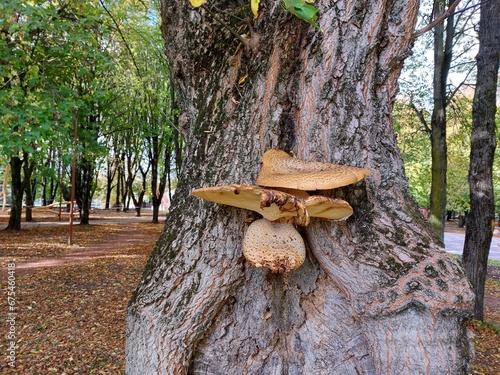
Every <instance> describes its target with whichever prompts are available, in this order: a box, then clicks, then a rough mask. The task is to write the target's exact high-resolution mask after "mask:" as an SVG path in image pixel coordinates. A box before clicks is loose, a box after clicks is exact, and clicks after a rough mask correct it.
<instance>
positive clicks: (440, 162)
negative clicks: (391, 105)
mask: <svg viewBox="0 0 500 375" xmlns="http://www.w3.org/2000/svg"><path fill="white" fill-rule="evenodd" d="M446 3H447V2H446V1H445V0H435V1H434V16H435V17H437V16H439V15H441V14H442V13H443V12H444V10H445V9H446V5H447V4H446ZM453 36H454V17H453V15H451V16H450V17H448V19H447V20H446V27H445V21H443V22H442V23H440V24H439V25H437V26H436V27H435V28H434V77H433V91H434V96H433V104H434V107H433V111H432V117H431V159H432V177H431V194H430V211H429V221H430V222H431V224H432V226H433V228H434V230H435V231H436V233H438V235H439V236H440V238H441V240H443V239H444V224H445V220H446V183H447V181H446V173H447V171H448V151H447V143H446V123H447V121H446V107H447V100H448V96H447V92H446V84H447V82H448V73H449V70H450V66H451V60H452V50H453Z"/></svg>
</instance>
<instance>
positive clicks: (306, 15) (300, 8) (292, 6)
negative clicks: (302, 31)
mask: <svg viewBox="0 0 500 375" xmlns="http://www.w3.org/2000/svg"><path fill="white" fill-rule="evenodd" d="M283 2H284V7H285V9H286V10H287V11H288V12H290V13H292V14H293V15H295V16H296V17H298V18H300V19H301V20H304V21H306V22H307V23H309V24H310V25H313V26H314V27H315V28H316V29H318V30H321V29H320V27H319V25H318V24H317V23H316V22H315V21H316V20H317V19H318V16H317V13H318V12H319V9H318V8H315V7H314V6H312V5H310V4H307V3H312V1H311V0H283ZM306 2H307V3H306Z"/></svg>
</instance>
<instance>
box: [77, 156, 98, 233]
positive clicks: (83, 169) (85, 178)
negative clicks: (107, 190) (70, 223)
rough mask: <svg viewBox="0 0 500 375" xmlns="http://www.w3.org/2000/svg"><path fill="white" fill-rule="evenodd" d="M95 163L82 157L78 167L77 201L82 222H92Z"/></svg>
mask: <svg viewBox="0 0 500 375" xmlns="http://www.w3.org/2000/svg"><path fill="white" fill-rule="evenodd" d="M93 169H94V168H93V165H92V162H91V161H90V160H88V159H87V158H86V157H82V158H81V160H80V162H79V163H78V168H77V202H78V208H79V209H80V224H82V225H87V224H90V205H91V201H92V183H93Z"/></svg>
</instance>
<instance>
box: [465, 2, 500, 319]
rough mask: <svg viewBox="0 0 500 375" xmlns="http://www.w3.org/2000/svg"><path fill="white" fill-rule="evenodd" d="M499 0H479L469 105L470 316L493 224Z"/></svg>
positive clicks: (478, 303)
mask: <svg viewBox="0 0 500 375" xmlns="http://www.w3.org/2000/svg"><path fill="white" fill-rule="evenodd" d="M499 30H500V1H499V0H493V1H483V2H481V18H480V21H479V53H478V55H477V57H476V59H477V82H476V91H475V94H474V102H473V107H472V134H471V153H470V167H469V188H470V213H469V217H468V222H467V228H466V232H465V243H464V252H463V261H464V266H465V271H466V273H467V276H468V277H469V279H470V280H471V282H472V285H473V288H474V292H475V295H476V299H475V303H474V316H475V318H476V319H479V320H483V318H484V311H483V306H484V286H485V282H486V270H487V263H488V254H489V252H490V245H491V237H492V236H493V229H494V227H495V202H494V194H493V159H494V156H495V147H496V136H495V126H496V125H495V113H496V109H497V108H496V92H497V82H498V66H499V59H500V42H499V41H500V35H499Z"/></svg>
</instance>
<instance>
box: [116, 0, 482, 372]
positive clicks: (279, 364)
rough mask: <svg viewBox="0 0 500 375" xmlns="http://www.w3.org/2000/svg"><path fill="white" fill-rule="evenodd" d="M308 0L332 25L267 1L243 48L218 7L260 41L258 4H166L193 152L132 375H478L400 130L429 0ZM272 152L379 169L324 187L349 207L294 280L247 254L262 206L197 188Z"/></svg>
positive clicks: (447, 261) (131, 351)
mask: <svg viewBox="0 0 500 375" xmlns="http://www.w3.org/2000/svg"><path fill="white" fill-rule="evenodd" d="M315 4H316V5H317V6H318V7H319V8H320V10H321V16H320V18H319V23H320V26H321V28H322V30H323V32H321V33H320V32H317V31H316V30H315V29H314V28H312V27H311V26H309V25H308V24H306V23H304V22H302V21H300V20H298V19H296V18H294V17H293V16H291V15H290V14H288V13H286V12H285V11H284V10H283V9H282V8H281V7H280V6H279V5H278V4H277V3H275V2H273V1H266V2H261V11H260V15H259V18H258V19H257V20H255V21H253V25H252V26H253V30H254V31H255V32H257V33H259V34H260V38H258V39H257V37H256V35H254V38H253V39H252V42H251V43H249V44H248V45H247V46H246V47H245V46H243V47H242V46H239V42H238V41H237V40H235V38H234V37H233V34H232V33H230V32H229V31H228V30H227V29H226V28H225V27H223V26H221V24H220V22H218V21H217V20H216V18H215V17H214V15H213V14H214V12H216V13H217V16H216V17H217V18H219V19H221V20H222V21H224V22H225V23H226V24H227V25H228V26H229V27H231V28H233V29H234V30H236V32H237V33H238V34H243V33H244V32H245V31H248V32H249V33H250V31H249V30H248V29H247V24H246V22H245V21H244V19H245V18H246V17H247V16H249V15H250V14H249V10H248V8H247V7H248V5H247V4H241V5H237V2H234V1H229V0H228V1H218V2H217V3H216V4H215V3H214V5H216V7H217V10H216V9H212V10H211V13H209V12H207V11H206V10H204V9H201V10H194V9H192V8H190V6H189V4H188V3H187V1H186V0H163V1H162V19H163V24H162V28H163V34H164V37H165V40H166V51H167V56H168V59H169V61H170V64H171V74H172V79H173V82H174V83H175V89H176V93H177V100H178V105H179V108H180V110H181V116H180V121H179V124H180V126H181V130H182V132H183V134H184V137H185V140H186V154H185V158H184V161H183V166H182V170H181V175H180V176H179V177H180V178H179V185H178V188H177V190H176V194H175V196H174V202H173V206H172V210H171V213H170V215H169V216H168V219H167V223H166V226H165V230H164V232H163V233H162V235H161V236H160V239H159V241H158V243H157V245H156V246H155V248H154V250H153V254H152V256H151V257H150V259H149V261H148V264H147V266H146V269H145V271H144V274H143V276H142V280H141V281H140V283H139V285H138V288H137V290H136V292H135V293H134V296H133V297H132V300H131V302H130V305H129V310H128V318H127V324H128V328H127V345H126V361H127V365H126V370H127V374H129V375H132V374H227V373H228V368H230V369H231V373H235V374H354V373H358V374H384V375H385V374H398V375H401V374H424V373H425V374H466V373H467V371H468V368H469V362H470V355H471V348H470V340H469V338H468V335H467V333H466V328H465V326H464V319H465V318H466V317H467V316H468V315H469V314H470V310H471V306H472V300H473V295H472V292H471V290H470V285H469V283H468V282H467V280H466V279H465V277H464V272H463V270H462V269H461V267H460V266H459V265H458V264H457V261H456V260H454V259H452V258H450V257H449V256H448V255H447V254H446V253H445V252H444V251H443V249H442V248H441V247H440V245H439V241H438V239H437V238H436V237H435V234H433V230H432V228H431V227H430V225H429V224H428V223H427V222H426V220H425V219H424V218H423V217H422V216H421V215H420V213H419V211H418V207H417V205H416V203H415V202H414V200H413V199H412V198H411V196H410V194H409V191H408V186H407V181H406V179H405V177H404V173H403V165H402V161H401V158H400V156H399V152H398V149H397V146H396V139H395V136H394V132H393V130H392V127H391V110H392V105H393V102H394V99H395V94H396V91H397V78H398V76H399V73H400V69H401V66H402V63H403V60H404V58H405V56H407V54H408V53H409V51H410V48H411V44H412V40H411V35H412V33H413V27H414V24H415V19H416V16H417V10H418V1H416V0H401V1H389V2H387V1H382V0H375V1H370V2H366V1H360V0H345V1H333V0H322V1H317V2H316V3H315ZM208 6H210V4H209V3H208ZM242 77H245V79H244V80H243V79H242ZM242 81H243V82H242ZM272 147H279V148H281V149H284V150H286V151H293V152H295V153H296V154H297V156H298V157H300V158H301V159H303V160H309V161H329V162H336V163H341V164H349V165H355V166H359V167H366V168H369V169H370V170H371V172H372V173H371V175H370V176H369V177H368V178H367V179H365V180H363V181H361V182H360V183H358V184H356V185H353V186H349V187H346V188H342V189H337V190H335V191H333V192H332V191H327V192H323V193H324V194H328V195H332V196H335V197H342V198H344V199H346V200H347V201H349V202H350V203H351V205H352V206H353V208H354V212H355V213H354V215H353V216H352V217H350V218H349V219H348V220H347V221H345V222H327V221H324V220H311V224H310V225H309V226H308V227H307V228H304V229H303V230H302V231H301V233H302V235H303V237H304V239H305V241H306V246H307V249H308V257H307V260H306V263H305V264H304V265H303V266H302V267H301V268H299V269H298V270H296V271H293V272H291V273H289V274H271V273H270V272H268V271H267V270H265V269H261V268H253V267H251V266H249V265H248V264H246V263H245V262H244V261H242V260H241V241H242V238H243V234H244V232H245V227H246V225H247V224H246V223H245V219H246V218H247V216H249V215H252V214H251V213H249V212H246V211H243V210H239V209H235V208H231V207H227V206H221V205H216V204H211V203H208V202H204V201H201V200H198V199H197V198H194V197H191V196H190V195H189V193H190V191H191V190H192V189H193V188H195V187H201V186H212V185H222V184H228V183H234V182H248V183H253V182H254V181H255V178H256V176H257V173H258V171H259V163H260V157H261V155H262V153H263V152H264V151H266V150H268V149H269V148H272Z"/></svg>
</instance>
